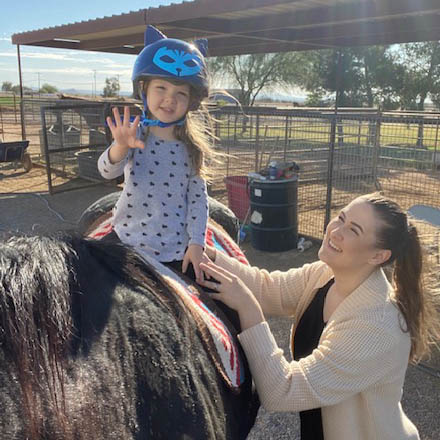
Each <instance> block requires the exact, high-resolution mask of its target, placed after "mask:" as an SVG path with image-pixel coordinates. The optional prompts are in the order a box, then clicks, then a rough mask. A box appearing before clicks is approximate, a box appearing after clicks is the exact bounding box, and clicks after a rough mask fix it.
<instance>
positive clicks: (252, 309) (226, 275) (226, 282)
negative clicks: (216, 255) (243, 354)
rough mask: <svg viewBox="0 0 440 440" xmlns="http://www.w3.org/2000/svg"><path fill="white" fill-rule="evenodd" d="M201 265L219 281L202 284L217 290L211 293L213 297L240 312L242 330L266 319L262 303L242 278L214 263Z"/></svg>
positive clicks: (209, 274)
mask: <svg viewBox="0 0 440 440" xmlns="http://www.w3.org/2000/svg"><path fill="white" fill-rule="evenodd" d="M200 267H201V269H202V270H203V272H205V274H206V275H208V276H209V277H210V278H213V279H214V280H216V281H217V282H214V281H207V280H204V281H203V282H202V283H200V284H202V286H205V287H209V288H210V289H213V290H216V291H217V293H211V294H210V295H211V297H212V298H213V299H216V300H220V301H222V302H223V303H225V304H226V305H227V306H228V307H230V308H231V309H234V310H236V311H237V312H238V314H239V316H240V324H241V329H242V330H246V329H247V328H250V327H253V326H254V325H257V324H259V323H260V322H263V321H264V315H263V311H262V310H261V307H260V304H258V301H257V300H256V299H255V297H254V295H253V294H252V292H251V291H250V290H249V289H248V287H247V286H246V285H245V284H244V283H243V281H242V280H241V279H240V278H238V277H237V276H236V275H234V274H232V273H230V272H228V271H227V270H225V269H223V268H221V267H220V266H217V265H215V264H214V263H208V264H205V263H201V264H200Z"/></svg>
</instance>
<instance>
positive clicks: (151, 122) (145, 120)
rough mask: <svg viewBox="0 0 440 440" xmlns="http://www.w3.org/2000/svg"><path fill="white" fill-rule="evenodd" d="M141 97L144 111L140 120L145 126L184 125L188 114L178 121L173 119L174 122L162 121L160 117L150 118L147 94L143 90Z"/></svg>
mask: <svg viewBox="0 0 440 440" xmlns="http://www.w3.org/2000/svg"><path fill="white" fill-rule="evenodd" d="M141 97H142V102H143V103H144V110H143V112H142V116H141V121H140V122H141V124H142V125H143V126H144V127H171V126H172V125H183V124H184V123H185V119H186V114H185V115H184V116H183V117H181V118H180V119H178V120H177V121H173V122H162V121H159V119H150V118H149V117H148V104H147V95H146V94H145V92H144V91H142V93H141Z"/></svg>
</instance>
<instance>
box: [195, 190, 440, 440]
mask: <svg viewBox="0 0 440 440" xmlns="http://www.w3.org/2000/svg"><path fill="white" fill-rule="evenodd" d="M207 253H208V256H209V257H210V258H211V259H212V260H214V261H215V264H214V263H210V264H208V265H202V267H203V270H204V271H205V272H206V273H207V274H208V275H210V276H211V277H213V278H214V279H215V280H216V281H217V282H218V283H219V284H217V285H214V284H213V283H212V282H211V281H205V282H204V284H205V286H206V287H211V288H214V287H215V288H216V290H217V293H215V294H212V296H213V297H214V298H215V299H217V300H220V301H223V302H224V303H225V304H227V305H228V306H229V307H231V308H233V309H235V310H237V311H238V313H239V316H240V322H241V327H242V333H241V334H240V335H239V340H240V342H241V345H242V347H243V348H244V350H245V352H246V355H247V358H248V360H249V363H250V367H251V371H252V373H253V377H254V381H255V383H256V386H257V390H258V393H259V396H260V399H261V402H262V404H263V406H265V408H266V409H268V410H270V411H295V412H300V418H301V438H302V439H303V440H305V439H310V438H313V439H314V440H319V439H325V440H339V439H348V438H356V439H360V440H367V439H371V438H380V439H381V440H387V439H389V440H392V439H395V438H399V439H418V438H419V434H418V431H417V428H416V427H415V426H414V424H413V423H412V422H411V421H410V420H409V419H408V418H407V417H406V415H405V413H404V412H403V410H402V406H401V403H400V399H401V390H402V387H403V383H404V379H405V373H406V369H407V366H408V362H410V361H411V362H417V360H419V359H420V358H421V356H422V355H423V354H425V353H426V352H427V351H428V350H429V348H430V344H431V343H432V342H433V341H435V340H439V339H440V328H439V325H440V324H439V323H440V319H439V317H438V316H436V312H435V311H436V310H439V308H438V306H439V305H438V299H437V300H436V298H438V295H437V296H436V295H435V293H436V292H435V291H434V289H426V288H425V286H424V285H423V283H422V280H423V277H424V275H425V273H424V268H423V265H422V249H421V246H420V242H419V237H418V234H417V230H416V228H415V227H414V225H413V224H412V223H411V222H409V220H408V218H407V216H406V214H405V213H404V212H403V211H402V210H401V209H400V208H399V206H398V205H397V204H396V203H394V202H392V201H391V200H389V199H386V198H384V197H382V196H380V195H378V194H370V195H365V196H361V197H359V198H357V199H355V200H354V201H353V202H351V203H350V204H349V205H348V206H346V207H345V208H344V209H342V211H341V212H340V213H339V214H338V216H337V217H336V218H334V219H333V220H332V221H331V222H330V223H329V225H328V227H327V230H326V233H325V237H324V239H323V242H322V246H321V248H320V250H319V254H318V256H319V259H320V261H318V262H315V263H313V264H308V265H305V266H303V267H301V268H298V269H290V270H289V271H287V272H284V273H283V272H280V271H275V272H272V273H268V272H267V271H266V270H260V269H258V268H255V267H254V268H250V267H244V266H243V267H242V266H241V265H239V264H237V263H236V262H234V261H232V260H231V259H229V258H227V257H225V256H224V255H221V254H220V253H218V252H216V251H215V249H213V248H208V249H207ZM386 265H392V268H393V275H392V282H391V283H390V282H389V281H388V280H387V277H386V276H385V273H384V271H383V267H384V266H386ZM436 301H437V304H436ZM266 315H276V316H288V317H291V318H293V321H294V322H293V327H292V340H291V343H292V347H291V348H292V355H293V359H294V361H292V362H288V361H287V360H286V358H285V357H284V356H283V352H282V351H281V350H280V349H279V348H278V346H277V343H276V342H275V339H274V337H273V335H272V333H271V331H270V329H269V326H268V324H267V322H266V321H265V316H266ZM379 365H380V368H378V366H379ZM366 414H368V417H365V415H366Z"/></svg>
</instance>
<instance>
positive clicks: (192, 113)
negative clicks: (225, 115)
mask: <svg viewBox="0 0 440 440" xmlns="http://www.w3.org/2000/svg"><path fill="white" fill-rule="evenodd" d="M153 79H155V77H151V78H148V79H147V80H145V81H144V82H143V89H144V92H145V93H147V88H148V84H149V83H150V81H151V80H153ZM160 79H162V80H164V81H168V82H170V83H172V84H175V85H182V84H188V83H186V82H185V81H182V80H175V79H173V78H160ZM189 88H190V102H189V106H188V112H187V115H186V119H185V122H184V123H183V124H182V125H175V126H174V134H175V136H176V138H177V139H178V140H180V141H182V142H184V143H185V144H186V146H187V148H188V150H189V153H190V156H191V160H192V166H193V169H194V172H195V173H196V174H197V175H199V176H201V177H203V178H204V179H206V180H209V179H210V178H212V176H213V170H212V167H213V165H215V164H217V163H220V160H221V158H222V157H223V156H224V154H222V153H220V152H218V151H215V150H214V148H213V144H214V140H215V139H216V138H215V135H214V128H213V125H214V119H213V118H212V116H211V115H210V113H209V111H208V108H207V105H206V104H205V103H204V102H203V98H204V97H203V96H202V95H201V93H200V91H199V90H197V89H196V88H195V87H193V86H192V85H190V84H189ZM147 100H148V96H147Z"/></svg>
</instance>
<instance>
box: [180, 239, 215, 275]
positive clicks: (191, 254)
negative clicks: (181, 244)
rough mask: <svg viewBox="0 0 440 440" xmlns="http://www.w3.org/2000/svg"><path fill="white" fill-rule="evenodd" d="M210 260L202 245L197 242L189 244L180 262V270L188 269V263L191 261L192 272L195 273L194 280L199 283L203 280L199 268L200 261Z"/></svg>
mask: <svg viewBox="0 0 440 440" xmlns="http://www.w3.org/2000/svg"><path fill="white" fill-rule="evenodd" d="M210 261H211V260H210V259H209V258H208V256H207V255H206V254H205V252H204V251H203V246H200V245H199V244H190V245H189V246H188V249H187V250H186V252H185V256H184V257H183V262H182V272H183V273H185V272H186V270H187V269H188V264H189V263H192V265H193V268H194V273H195V274H196V281H197V282H198V283H199V284H201V283H202V282H203V280H204V274H203V271H202V269H201V268H200V263H202V262H203V263H209V262H210Z"/></svg>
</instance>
